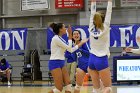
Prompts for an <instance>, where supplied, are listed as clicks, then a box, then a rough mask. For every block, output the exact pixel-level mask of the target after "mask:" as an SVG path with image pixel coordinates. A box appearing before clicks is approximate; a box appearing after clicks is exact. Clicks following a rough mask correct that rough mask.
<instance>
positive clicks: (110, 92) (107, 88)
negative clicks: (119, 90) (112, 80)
mask: <svg viewBox="0 0 140 93" xmlns="http://www.w3.org/2000/svg"><path fill="white" fill-rule="evenodd" d="M105 90H109V93H112V88H111V87H104V91H105Z"/></svg>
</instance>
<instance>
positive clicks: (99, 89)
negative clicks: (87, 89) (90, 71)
mask: <svg viewBox="0 0 140 93" xmlns="http://www.w3.org/2000/svg"><path fill="white" fill-rule="evenodd" d="M100 92H101V88H98V89H95V88H93V91H92V93H100Z"/></svg>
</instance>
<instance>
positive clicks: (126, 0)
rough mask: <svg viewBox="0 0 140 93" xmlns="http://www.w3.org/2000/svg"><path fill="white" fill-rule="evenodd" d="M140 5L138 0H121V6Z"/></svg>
mask: <svg viewBox="0 0 140 93" xmlns="http://www.w3.org/2000/svg"><path fill="white" fill-rule="evenodd" d="M131 6H133V7H136V6H140V0H121V7H131Z"/></svg>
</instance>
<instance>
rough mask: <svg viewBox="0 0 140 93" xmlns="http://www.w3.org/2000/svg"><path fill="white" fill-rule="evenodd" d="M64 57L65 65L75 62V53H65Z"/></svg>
mask: <svg viewBox="0 0 140 93" xmlns="http://www.w3.org/2000/svg"><path fill="white" fill-rule="evenodd" d="M65 57H66V58H67V63H72V62H75V61H76V54H75V52H73V53H70V52H68V51H66V52H65Z"/></svg>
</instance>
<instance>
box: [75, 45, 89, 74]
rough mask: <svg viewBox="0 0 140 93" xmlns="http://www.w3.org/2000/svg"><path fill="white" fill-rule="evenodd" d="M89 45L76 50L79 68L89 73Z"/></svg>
mask: <svg viewBox="0 0 140 93" xmlns="http://www.w3.org/2000/svg"><path fill="white" fill-rule="evenodd" d="M89 49H90V48H89V45H88V43H85V44H83V45H82V46H81V47H80V48H79V49H78V50H76V54H77V59H78V68H80V69H82V70H83V71H84V72H85V73H87V68H88V62H89V55H90V52H89Z"/></svg>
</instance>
